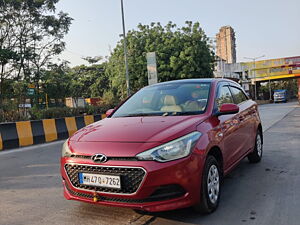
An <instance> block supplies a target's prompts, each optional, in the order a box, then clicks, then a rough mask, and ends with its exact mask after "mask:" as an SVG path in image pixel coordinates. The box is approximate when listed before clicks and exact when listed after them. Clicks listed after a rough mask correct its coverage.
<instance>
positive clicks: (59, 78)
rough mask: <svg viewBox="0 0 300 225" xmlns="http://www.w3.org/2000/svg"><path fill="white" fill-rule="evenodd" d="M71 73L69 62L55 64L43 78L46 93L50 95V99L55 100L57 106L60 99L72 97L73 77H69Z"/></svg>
mask: <svg viewBox="0 0 300 225" xmlns="http://www.w3.org/2000/svg"><path fill="white" fill-rule="evenodd" d="M69 71H70V68H69V67H68V63H67V62H62V63H60V64H53V65H52V66H51V67H50V68H49V70H47V71H45V72H44V74H43V76H42V78H41V79H42V85H43V91H44V93H47V94H48V98H49V99H50V98H52V99H55V103H56V105H57V104H58V99H63V98H65V97H69V96H70V93H71V91H70V88H71V82H72V81H71V80H72V77H70V76H69Z"/></svg>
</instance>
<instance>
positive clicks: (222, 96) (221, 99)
mask: <svg viewBox="0 0 300 225" xmlns="http://www.w3.org/2000/svg"><path fill="white" fill-rule="evenodd" d="M216 103H217V107H218V109H220V107H221V105H222V104H224V103H234V102H233V99H232V95H231V92H230V90H229V88H228V86H221V87H220V88H219V91H218V95H217V98H216Z"/></svg>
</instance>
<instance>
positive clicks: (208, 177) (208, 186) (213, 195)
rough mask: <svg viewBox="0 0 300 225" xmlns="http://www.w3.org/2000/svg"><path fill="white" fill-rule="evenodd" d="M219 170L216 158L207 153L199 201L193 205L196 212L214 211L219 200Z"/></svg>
mask: <svg viewBox="0 0 300 225" xmlns="http://www.w3.org/2000/svg"><path fill="white" fill-rule="evenodd" d="M220 182H221V171H220V166H219V163H218V161H217V160H216V158H215V157H214V156H212V155H209V156H208V157H207V159H206V162H205V166H204V171H203V175H202V186H201V201H200V202H199V203H198V204H197V205H195V206H194V209H195V210H196V211H197V212H200V213H204V214H208V213H212V212H213V211H215V210H216V209H217V207H218V204H219V200H220V191H221V187H220V184H221V183H220Z"/></svg>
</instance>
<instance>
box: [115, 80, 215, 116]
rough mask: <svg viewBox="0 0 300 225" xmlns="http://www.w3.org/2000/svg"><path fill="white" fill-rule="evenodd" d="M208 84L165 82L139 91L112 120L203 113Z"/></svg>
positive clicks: (118, 110) (121, 107)
mask: <svg viewBox="0 0 300 225" xmlns="http://www.w3.org/2000/svg"><path fill="white" fill-rule="evenodd" d="M209 90H210V83H209V82H197V83H196V82H191V83H185V82H182V83H167V84H163V85H155V86H150V87H146V88H143V89H141V90H140V91H138V92H137V93H135V94H134V95H133V96H132V97H131V98H129V99H128V100H127V101H126V102H125V103H124V104H123V105H121V106H120V108H119V109H117V110H116V112H115V113H114V114H113V115H112V117H138V116H179V115H194V114H201V113H204V112H205V110H206V106H207V102H208V96H209Z"/></svg>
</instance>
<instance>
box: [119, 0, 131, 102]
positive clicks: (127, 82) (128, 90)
mask: <svg viewBox="0 0 300 225" xmlns="http://www.w3.org/2000/svg"><path fill="white" fill-rule="evenodd" d="M121 12H122V25H123V41H124V42H123V43H124V61H125V71H126V87H127V97H128V96H129V95H130V88H129V72H128V59H127V43H126V33H125V20H124V7H123V0H121Z"/></svg>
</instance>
